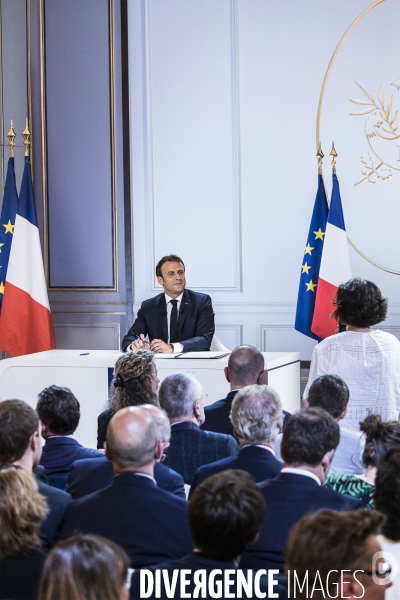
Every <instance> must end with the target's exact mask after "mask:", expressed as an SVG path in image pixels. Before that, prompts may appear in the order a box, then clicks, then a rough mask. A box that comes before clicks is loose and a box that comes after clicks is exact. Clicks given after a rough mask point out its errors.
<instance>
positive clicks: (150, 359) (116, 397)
mask: <svg viewBox="0 0 400 600" xmlns="http://www.w3.org/2000/svg"><path fill="white" fill-rule="evenodd" d="M114 370H115V378H114V381H113V383H112V386H111V392H110V399H109V403H108V408H110V409H111V410H112V411H114V412H115V411H117V410H120V409H121V408H126V407H127V406H140V405H141V404H154V405H155V406H158V400H157V394H156V393H155V392H154V390H153V379H154V377H155V362H154V352H151V351H150V350H137V351H136V352H127V353H126V354H123V355H122V356H120V357H119V359H118V360H117V362H116V363H115V368H114Z"/></svg>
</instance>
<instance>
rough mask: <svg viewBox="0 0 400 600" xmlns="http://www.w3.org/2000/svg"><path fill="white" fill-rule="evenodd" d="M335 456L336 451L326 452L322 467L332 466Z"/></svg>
mask: <svg viewBox="0 0 400 600" xmlns="http://www.w3.org/2000/svg"><path fill="white" fill-rule="evenodd" d="M334 454H335V451H334V450H333V449H332V450H329V451H328V452H326V454H325V456H324V457H323V459H322V462H321V465H322V466H323V467H327V466H328V465H330V464H331V462H332V460H333V455H334Z"/></svg>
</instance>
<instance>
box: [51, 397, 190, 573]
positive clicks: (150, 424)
mask: <svg viewBox="0 0 400 600" xmlns="http://www.w3.org/2000/svg"><path fill="white" fill-rule="evenodd" d="M158 437H159V432H158V427H157V424H156V422H155V421H154V419H153V417H152V416H151V415H150V414H149V412H148V411H147V410H145V409H143V408H142V407H133V406H130V407H127V408H124V409H121V410H119V411H118V412H117V413H116V414H115V415H114V416H113V417H112V419H111V421H110V424H109V426H108V430H107V442H106V455H107V457H108V458H109V459H110V460H111V461H112V464H113V468H114V475H115V476H114V480H113V483H112V485H111V486H110V487H107V488H105V489H102V490H99V491H98V492H94V493H93V494H90V495H89V496H85V497H83V498H80V499H78V500H73V501H72V502H71V504H70V506H69V507H68V509H67V512H66V518H65V525H64V528H63V531H62V537H64V538H66V537H68V536H69V535H71V534H72V533H74V532H75V531H76V530H80V531H81V532H83V533H94V534H98V535H102V536H104V537H106V538H108V539H111V540H113V541H114V542H116V543H118V544H119V545H120V546H121V547H122V548H123V549H124V550H125V551H126V553H127V554H128V556H129V560H130V561H131V566H132V567H133V568H137V567H142V566H145V565H153V564H157V563H159V562H162V561H164V560H168V559H171V558H180V557H181V556H184V554H186V553H187V552H188V551H189V550H190V549H191V546H192V540H191V535H190V530H189V523H188V518H187V502H186V501H185V500H183V499H181V498H178V497H176V496H173V495H172V494H169V493H168V492H166V491H165V490H162V489H159V488H158V487H157V484H156V482H155V480H154V477H153V475H154V464H155V462H156V460H157V459H159V458H160V456H161V454H162V446H161V443H160V441H159V439H158Z"/></svg>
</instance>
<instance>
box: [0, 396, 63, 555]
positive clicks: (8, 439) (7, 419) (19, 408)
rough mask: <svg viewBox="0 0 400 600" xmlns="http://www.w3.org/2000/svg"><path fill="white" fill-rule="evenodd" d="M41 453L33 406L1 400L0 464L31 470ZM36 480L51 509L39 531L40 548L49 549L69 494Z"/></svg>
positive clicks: (31, 471) (36, 463) (18, 401)
mask: <svg viewBox="0 0 400 600" xmlns="http://www.w3.org/2000/svg"><path fill="white" fill-rule="evenodd" d="M41 453H42V437H41V435H40V423H39V419H38V416H37V414H36V412H35V411H34V410H33V408H31V407H30V406H29V404H27V403H26V402H23V401H22V400H4V401H3V402H0V464H14V465H15V466H17V467H20V468H21V469H25V470H26V471H28V472H29V473H33V470H34V469H36V467H37V466H38V464H39V461H40V456H41ZM32 476H34V475H32ZM36 483H37V485H38V488H39V492H40V493H41V494H42V495H43V496H44V497H45V498H46V500H47V504H48V506H49V509H50V510H49V513H48V515H47V516H46V518H45V519H44V521H42V523H41V525H40V531H39V536H40V539H41V541H42V547H43V549H44V550H48V549H49V548H50V546H51V544H52V543H53V542H54V540H55V538H56V537H57V534H58V531H59V529H60V527H61V524H62V521H63V519H64V514H65V511H66V508H67V505H68V503H69V502H70V500H71V496H70V495H69V494H67V493H66V492H64V491H62V490H58V489H57V488H55V487H52V486H50V485H48V484H47V483H44V482H43V481H42V480H41V479H38V478H36Z"/></svg>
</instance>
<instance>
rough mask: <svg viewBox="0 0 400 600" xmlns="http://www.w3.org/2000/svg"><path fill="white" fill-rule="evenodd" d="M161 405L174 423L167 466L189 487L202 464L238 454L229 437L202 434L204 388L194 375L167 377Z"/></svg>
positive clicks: (160, 398) (235, 443) (161, 393)
mask: <svg viewBox="0 0 400 600" xmlns="http://www.w3.org/2000/svg"><path fill="white" fill-rule="evenodd" d="M158 400H159V402H160V406H161V407H162V408H163V409H164V410H165V412H166V413H167V415H168V417H169V420H170V422H171V445H170V447H169V449H168V454H167V458H166V459H165V464H166V465H168V466H169V467H171V468H172V469H174V470H175V471H178V473H180V474H181V475H182V477H183V480H184V482H185V483H186V484H188V485H190V484H191V483H192V480H193V477H194V474H195V472H196V469H198V468H199V467H201V466H202V465H206V464H208V463H211V462H214V461H216V460H219V459H221V458H226V457H227V456H231V455H233V454H237V453H238V452H239V446H238V444H237V442H236V440H234V438H233V437H232V436H230V435H225V434H223V433H214V432H212V431H202V430H201V429H200V425H201V424H202V423H203V422H204V406H203V389H202V387H201V384H200V382H199V381H198V380H197V379H196V378H195V377H193V376H191V375H186V374H185V373H174V374H173V375H168V377H166V378H165V379H164V380H163V381H162V383H161V386H160V389H159V392H158Z"/></svg>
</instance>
